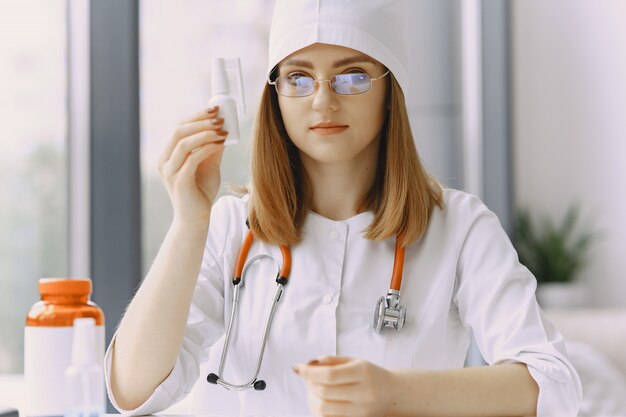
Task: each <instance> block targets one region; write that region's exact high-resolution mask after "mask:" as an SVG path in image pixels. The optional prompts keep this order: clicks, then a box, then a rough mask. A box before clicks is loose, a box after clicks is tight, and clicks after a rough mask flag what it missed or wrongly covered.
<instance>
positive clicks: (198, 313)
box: [104, 198, 232, 415]
mask: <svg viewBox="0 0 626 417" xmlns="http://www.w3.org/2000/svg"><path fill="white" fill-rule="evenodd" d="M225 206H226V204H225V199H224V198H222V199H220V200H218V202H217V203H216V204H215V205H214V207H213V209H212V212H211V223H210V226H209V237H208V239H207V244H206V246H205V250H204V256H203V259H202V265H201V268H200V274H199V277H198V282H197V284H196V288H195V291H194V294H193V299H192V304H191V307H190V310H189V317H188V319H187V327H186V331H185V337H184V339H183V344H182V347H181V349H180V352H179V354H178V358H177V360H176V363H175V364H174V368H173V369H172V371H171V373H170V374H169V376H168V377H167V378H166V379H165V380H164V381H163V382H162V383H161V384H160V385H159V386H158V387H157V388H156V389H155V391H154V393H153V394H152V395H151V396H150V397H149V398H148V399H147V400H146V402H145V403H143V404H142V405H140V406H139V407H137V408H135V409H133V410H124V409H122V408H120V407H119V405H118V404H117V401H116V400H115V397H114V396H113V393H112V392H111V386H110V377H109V375H110V372H111V356H112V355H111V351H112V347H113V345H114V343H115V339H116V335H117V332H116V334H115V335H114V336H113V338H112V340H111V343H110V345H109V348H108V349H107V352H106V354H105V357H104V369H105V381H106V387H107V393H108V396H109V399H110V400H111V403H112V404H113V406H114V407H115V408H116V409H117V410H118V411H119V412H121V413H122V414H126V415H146V414H154V413H158V412H160V411H163V410H164V409H166V408H168V407H170V406H172V405H173V404H175V403H177V402H179V401H181V400H182V399H183V398H185V396H187V394H189V393H190V392H191V390H192V388H193V386H194V385H195V383H196V381H197V380H198V377H199V372H200V362H202V361H205V360H207V351H208V349H209V348H210V346H211V345H212V344H213V343H215V342H216V341H217V340H218V339H219V338H220V337H221V336H222V335H223V334H224V276H225V272H228V273H229V271H224V269H225V266H226V265H230V264H231V263H232V262H230V260H231V259H230V258H231V256H230V255H229V254H228V253H225V247H226V245H225V242H226V239H227V238H229V224H230V222H229V217H228V210H227V207H225Z"/></svg>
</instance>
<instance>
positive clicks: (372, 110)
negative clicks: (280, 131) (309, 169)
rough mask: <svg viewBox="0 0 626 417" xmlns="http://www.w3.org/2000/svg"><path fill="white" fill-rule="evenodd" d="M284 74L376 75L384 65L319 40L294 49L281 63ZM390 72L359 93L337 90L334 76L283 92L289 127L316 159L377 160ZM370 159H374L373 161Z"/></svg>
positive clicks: (306, 159)
mask: <svg viewBox="0 0 626 417" xmlns="http://www.w3.org/2000/svg"><path fill="white" fill-rule="evenodd" d="M278 69H279V76H283V77H286V76H289V75H293V74H302V75H305V76H309V77H312V78H314V79H323V80H327V79H329V78H330V77H331V76H333V75H337V74H348V73H366V74H368V75H369V76H370V77H372V78H377V77H380V76H381V75H383V74H384V73H385V72H386V70H385V68H384V67H383V66H382V65H381V64H380V63H379V62H377V61H375V60H374V59H373V58H370V57H368V56H367V55H365V54H363V53H361V52H358V51H355V50H353V49H350V48H345V47H342V46H337V45H328V44H321V43H316V44H313V45H310V46H307V47H306V48H303V49H300V50H299V51H296V52H294V53H293V54H291V55H289V56H288V57H287V58H285V59H284V60H282V61H281V63H280V64H279V67H278ZM386 92H387V78H386V77H384V78H381V79H380V80H378V81H372V87H371V89H370V90H369V91H368V92H366V93H363V94H358V95H338V94H336V93H334V92H333V91H332V90H331V88H330V83H329V82H327V81H326V82H319V83H318V87H317V90H316V91H315V92H314V93H313V94H311V95H310V96H306V97H284V96H280V95H279V96H278V104H279V106H280V111H281V113H282V117H283V122H284V124H285V128H286V129H287V133H288V135H289V137H290V138H291V140H292V141H293V143H294V144H295V145H296V147H297V148H298V149H299V150H300V155H301V157H302V160H303V163H304V164H305V166H310V165H311V164H344V165H345V164H351V163H357V164H358V163H360V162H365V163H370V164H371V163H372V161H373V163H376V161H377V158H378V143H379V133H380V130H381V128H382V126H383V123H384V120H385V113H386V104H385V97H386ZM368 161H369V162H368Z"/></svg>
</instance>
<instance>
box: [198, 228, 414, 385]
mask: <svg viewBox="0 0 626 417" xmlns="http://www.w3.org/2000/svg"><path fill="white" fill-rule="evenodd" d="M246 224H248V222H247V221H246ZM248 228H249V226H248ZM253 240H254V234H253V233H252V230H248V233H247V235H246V238H245V240H244V242H243V245H242V246H241V251H240V252H239V256H238V257H237V264H236V267H235V277H234V278H233V281H232V282H233V286H234V289H233V298H232V301H233V306H232V309H231V313H230V322H229V323H228V329H227V331H226V339H225V341H224V349H223V350H222V357H221V359H220V369H219V374H217V375H216V374H214V373H210V374H209V375H208V376H207V381H208V382H209V383H211V384H219V385H221V386H223V387H224V388H227V389H229V390H233V391H243V390H246V389H250V388H252V387H254V389H255V390H257V391H263V390H264V389H265V387H266V385H267V384H266V383H265V381H264V380H262V379H259V380H257V377H258V376H259V371H260V369H261V363H262V361H263V352H264V351H265V345H266V343H267V338H268V335H269V332H270V328H271V327H272V321H273V319H274V312H275V311H276V306H277V305H278V302H279V301H280V297H281V295H282V293H283V289H284V287H285V285H287V282H288V278H289V272H290V271H291V251H290V250H289V247H288V246H285V245H280V252H281V254H282V258H283V265H282V268H281V267H280V266H279V265H278V261H276V259H275V258H274V257H273V256H271V255H268V254H259V255H256V256H253V257H252V258H250V259H249V260H248V262H246V258H247V257H248V252H249V250H250V246H252V241H253ZM262 258H269V259H271V260H272V261H273V262H274V264H275V265H276V272H277V273H276V284H277V285H276V291H275V293H274V298H273V299H272V305H271V308H270V312H269V315H268V317H267V321H266V322H265V330H264V331H263V340H262V341H261V349H260V350H259V355H258V358H257V363H256V370H255V371H254V375H253V376H252V378H251V379H250V380H249V381H248V382H247V383H245V384H241V385H237V384H232V383H229V382H227V381H225V380H224V379H223V378H222V375H224V365H225V363H226V357H227V356H228V348H229V345H230V337H231V333H232V328H233V323H234V322H235V320H236V317H237V311H238V309H237V306H238V303H239V292H240V290H241V288H243V286H244V283H245V280H244V278H245V274H246V271H247V270H248V268H249V267H250V265H252V264H253V263H254V262H256V261H258V260H259V259H262ZM403 268H404V247H402V246H400V244H399V242H398V239H396V249H395V255H394V260H393V273H392V276H391V283H390V284H389V290H388V291H387V295H386V296H382V297H380V298H379V299H378V302H377V304H376V310H375V311H374V330H375V331H376V333H380V331H381V330H382V329H383V328H384V327H389V328H393V329H396V330H397V331H400V330H402V327H403V326H404V319H405V317H406V307H403V306H401V305H400V286H401V285H402V270H403Z"/></svg>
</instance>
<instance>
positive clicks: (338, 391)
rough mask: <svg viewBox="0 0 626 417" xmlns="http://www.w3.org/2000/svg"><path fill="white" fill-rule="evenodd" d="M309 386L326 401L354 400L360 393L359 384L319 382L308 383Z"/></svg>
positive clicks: (317, 395) (310, 389)
mask: <svg viewBox="0 0 626 417" xmlns="http://www.w3.org/2000/svg"><path fill="white" fill-rule="evenodd" d="M307 387H308V389H309V391H311V392H312V393H313V394H314V395H315V396H316V397H318V398H320V399H322V400H325V401H343V402H352V399H353V398H355V397H356V396H357V394H358V389H359V384H358V383H352V384H345V385H325V384H318V383H314V382H311V383H308V384H307Z"/></svg>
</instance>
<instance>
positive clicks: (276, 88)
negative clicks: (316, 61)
mask: <svg viewBox="0 0 626 417" xmlns="http://www.w3.org/2000/svg"><path fill="white" fill-rule="evenodd" d="M390 72H391V70H387V72H385V73H384V74H383V75H381V76H379V77H376V78H373V77H370V88H368V89H367V91H363V92H362V93H356V94H341V93H338V92H336V91H335V90H333V87H332V86H331V85H330V78H327V79H321V80H318V79H317V78H313V77H309V78H313V81H315V90H313V91H312V92H311V94H307V95H306V96H286V95H283V94H280V93H279V92H278V86H277V82H278V79H279V78H287V77H276V80H274V81H272V80H271V79H270V78H269V77H268V79H267V83H268V84H269V85H273V86H274V89H275V90H276V94H278V95H279V96H281V97H289V98H302V97H310V96H312V95H313V94H315V93H316V92H317V89H318V88H319V85H320V83H321V82H324V81H326V82H328V86H329V88H330V91H332V92H333V93H334V94H337V95H338V96H360V95H361V94H366V93H369V92H370V91H371V90H372V83H373V82H374V81H378V80H380V79H381V78H383V77H384V76H386V75H387V74H389V73H390ZM337 75H342V74H334V75H332V76H331V77H335V76H337ZM367 75H368V76H369V74H367Z"/></svg>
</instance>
